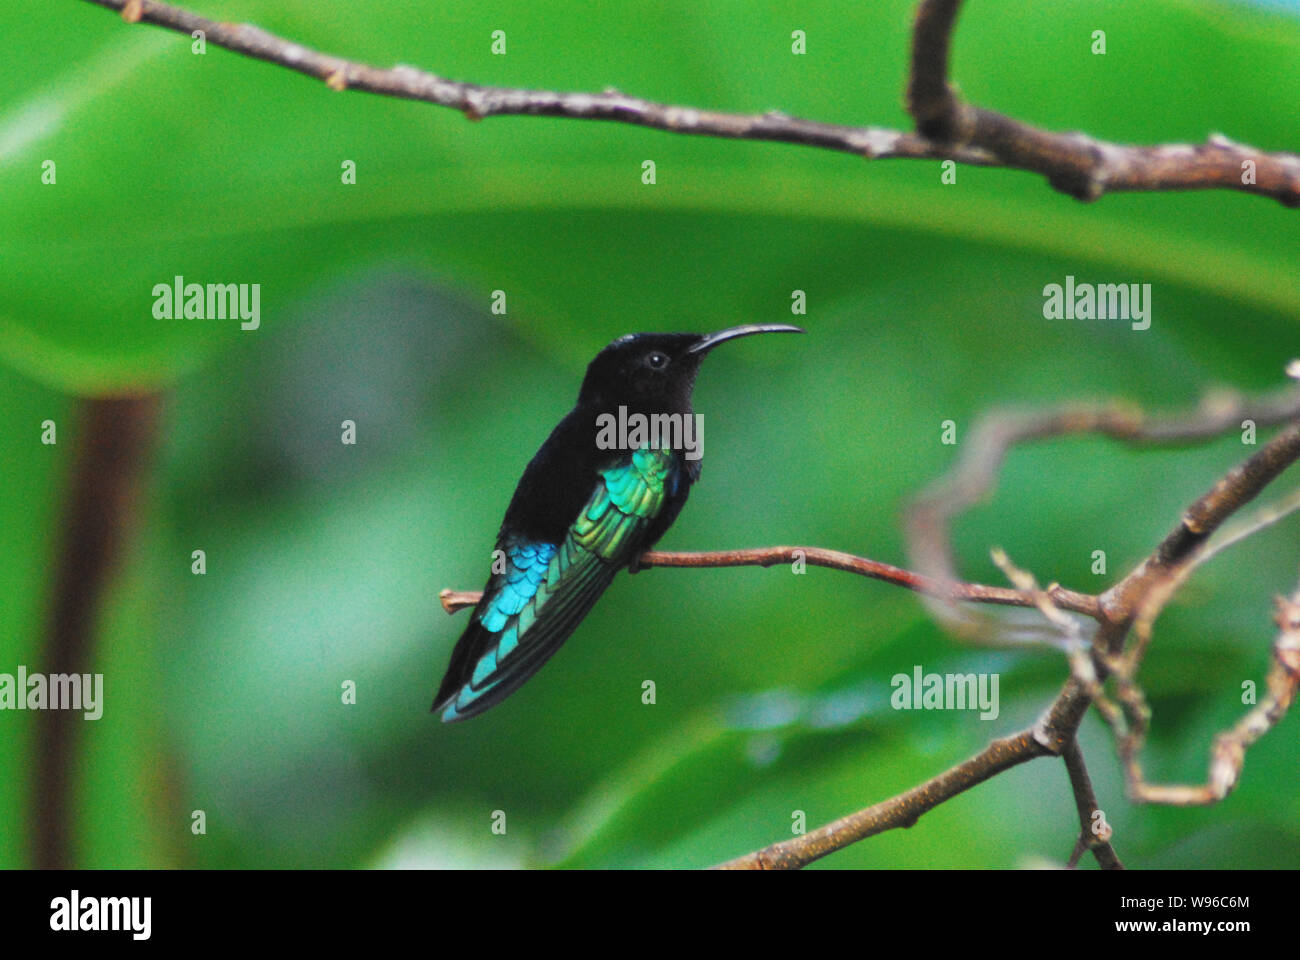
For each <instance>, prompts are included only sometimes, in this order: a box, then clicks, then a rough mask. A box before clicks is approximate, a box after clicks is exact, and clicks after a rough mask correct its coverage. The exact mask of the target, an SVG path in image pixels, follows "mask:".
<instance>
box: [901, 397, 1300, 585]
mask: <svg viewBox="0 0 1300 960" xmlns="http://www.w3.org/2000/svg"><path fill="white" fill-rule="evenodd" d="M1297 417H1300V390H1297V389H1295V388H1294V387H1288V388H1286V389H1285V390H1280V391H1277V392H1275V393H1273V394H1269V395H1266V396H1264V397H1260V398H1244V397H1241V396H1239V395H1237V394H1234V393H1226V392H1223V393H1216V394H1212V395H1209V396H1207V397H1206V398H1205V399H1204V400H1203V401H1202V403H1201V405H1200V407H1199V408H1198V409H1196V410H1193V411H1189V412H1186V413H1177V414H1165V415H1151V414H1147V413H1145V412H1143V411H1142V410H1141V409H1139V408H1137V407H1134V406H1132V405H1128V404H1121V403H1108V404H1103V405H1098V404H1066V405H1063V406H1060V407H1056V408H1053V409H1048V410H1036V411H1022V410H997V411H993V412H990V413H988V414H985V415H984V416H982V417H980V418H979V419H978V420H977V421H976V422H975V425H974V426H973V427H972V428H971V430H970V434H969V436H968V438H967V439H966V440H965V441H964V442H963V443H962V445H961V451H962V452H961V454H960V456H959V457H958V460H957V463H956V465H955V466H954V467H953V469H952V470H951V471H950V472H949V473H948V475H947V476H945V477H944V478H943V479H941V480H940V481H938V482H937V483H935V484H932V485H931V486H930V487H929V488H928V489H926V490H925V491H924V492H923V493H921V494H920V495H919V496H918V497H917V498H916V499H915V501H913V503H912V506H911V507H910V509H909V510H908V514H907V517H906V523H905V526H906V530H907V534H908V554H909V556H910V558H911V563H912V566H914V567H915V568H916V569H917V570H918V571H920V573H921V574H922V575H924V576H928V577H933V578H935V579H938V580H960V579H961V578H960V576H959V575H958V574H957V572H956V565H955V564H954V562H953V559H952V547H951V542H950V539H949V536H948V523H949V521H950V520H951V519H952V518H953V517H954V516H956V515H957V514H959V513H961V512H963V511H965V510H967V509H969V508H970V507H973V506H975V505H976V504H978V503H980V502H981V501H982V500H984V499H985V498H986V497H987V496H988V495H989V493H990V492H991V491H992V490H993V488H994V486H995V484H996V482H997V478H998V473H999V471H1000V470H1001V468H1002V463H1003V461H1004V460H1005V459H1006V455H1007V453H1008V452H1009V451H1010V450H1011V448H1012V447H1015V446H1019V445H1022V444H1025V443H1030V442H1033V441H1037V440H1044V439H1054V438H1058V437H1063V436H1069V435H1074V434H1085V433H1093V434H1097V435H1099V436H1103V437H1109V438H1110V439H1113V440H1119V441H1121V442H1124V443H1143V444H1152V443H1158V444H1181V443H1197V442H1201V441H1205V440H1211V439H1214V438H1215V437H1219V436H1221V435H1222V434H1223V433H1224V431H1226V430H1228V429H1231V428H1233V427H1237V426H1240V424H1241V422H1242V421H1243V420H1253V421H1254V422H1255V423H1256V425H1257V426H1258V427H1269V426H1275V425H1277V424H1280V423H1285V422H1288V421H1291V420H1294V419H1296V418H1297Z"/></svg>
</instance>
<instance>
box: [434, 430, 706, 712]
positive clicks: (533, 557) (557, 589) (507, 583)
mask: <svg viewBox="0 0 1300 960" xmlns="http://www.w3.org/2000/svg"><path fill="white" fill-rule="evenodd" d="M681 479H682V478H681V468H680V467H679V464H678V460H677V458H676V456H675V455H674V454H672V453H671V452H669V451H660V450H647V449H642V450H637V451H635V452H634V453H633V454H632V455H631V457H630V458H628V459H627V460H626V461H624V462H623V463H620V464H616V465H614V466H612V467H609V468H607V469H605V470H602V471H600V481H599V482H598V483H597V484H596V487H595V489H594V491H593V492H592V494H591V496H590V498H589V499H588V500H587V503H586V505H585V506H584V507H583V508H582V511H581V512H580V513H579V514H578V519H577V520H576V521H575V522H574V523H573V524H572V525H571V526H570V527H569V529H568V532H567V533H566V534H565V536H564V538H563V540H561V541H560V542H559V543H539V542H532V541H528V540H524V539H521V538H519V537H517V536H509V535H507V536H503V537H502V539H501V541H500V542H499V543H498V544H497V548H498V549H499V550H501V551H502V553H503V554H504V560H505V570H504V572H502V573H497V574H493V576H492V577H491V579H489V580H488V583H487V586H486V587H485V588H484V591H483V598H482V599H481V600H480V601H479V604H478V606H477V607H476V608H475V610H474V613H473V614H472V616H471V622H470V625H469V627H468V628H467V629H466V631H465V634H464V635H463V636H462V637H461V639H460V642H459V643H458V644H457V646H456V650H455V652H454V654H453V657H452V663H451V666H450V668H449V669H448V671H447V675H446V677H445V678H444V680H443V684H442V688H441V689H440V690H439V691H438V696H437V698H436V699H435V700H434V709H435V710H441V711H442V719H443V720H444V721H453V720H463V719H466V718H468V717H472V716H474V715H475V714H478V713H481V712H483V711H484V710H486V709H488V708H489V707H491V706H493V705H495V704H497V703H499V702H500V701H501V700H503V699H505V698H506V697H507V696H509V695H510V694H511V693H513V692H514V691H515V690H516V689H518V688H519V686H520V685H521V684H523V683H524V681H526V680H527V679H528V678H529V677H531V676H532V675H533V674H534V673H536V672H537V671H538V670H539V669H540V668H541V667H542V665H543V664H544V663H545V662H546V661H547V660H548V659H549V658H550V657H551V656H552V655H553V654H554V653H555V651H556V650H558V649H559V647H560V646H561V644H563V643H564V641H565V640H566V639H567V638H568V637H569V634H571V633H572V632H573V630H574V628H575V627H576V626H577V625H578V624H579V623H580V622H581V621H582V619H583V617H584V616H586V614H587V612H588V611H589V610H590V609H591V607H592V605H593V604H594V603H595V602H596V600H597V599H598V598H599V597H600V595H601V594H602V593H604V591H605V588H606V587H608V586H609V584H610V582H611V581H612V580H613V579H614V576H615V574H617V573H618V571H619V570H621V569H623V568H624V567H626V566H627V565H628V564H629V563H630V562H631V561H632V560H633V559H635V557H636V556H638V555H639V554H640V552H641V551H642V550H643V549H645V547H646V544H647V540H648V536H649V534H650V532H651V529H652V527H653V526H655V520H656V519H657V518H660V517H661V514H662V513H663V511H664V507H665V504H666V503H667V502H668V501H669V500H670V499H675V498H676V495H677V493H678V490H679V486H682V483H681ZM676 506H677V508H678V509H680V503H677V504H676ZM674 512H675V511H674Z"/></svg>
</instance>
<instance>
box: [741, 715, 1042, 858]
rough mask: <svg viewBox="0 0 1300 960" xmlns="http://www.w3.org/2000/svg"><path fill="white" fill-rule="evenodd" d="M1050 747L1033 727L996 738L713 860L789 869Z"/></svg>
mask: <svg viewBox="0 0 1300 960" xmlns="http://www.w3.org/2000/svg"><path fill="white" fill-rule="evenodd" d="M1050 752H1051V751H1050V750H1048V749H1047V748H1046V747H1044V746H1043V744H1042V743H1041V742H1040V737H1039V736H1038V734H1037V732H1036V731H1035V730H1034V729H1032V728H1031V729H1029V730H1022V731H1020V732H1019V733H1017V734H1015V735H1013V736H1010V737H1006V738H1004V739H1001V740H994V741H993V742H992V743H990V744H989V745H988V746H987V747H985V748H984V749H983V750H981V751H980V752H979V753H977V754H976V755H975V756H973V757H971V758H970V759H969V760H967V761H965V762H964V763H959V764H958V765H957V766H955V767H953V768H952V769H950V770H947V771H945V772H944V773H941V774H939V776H937V777H935V778H933V779H931V780H927V781H926V782H925V783H922V784H920V785H919V786H916V787H913V788H912V789H911V790H908V791H907V792H906V793H900V794H899V795H898V796H896V797H892V798H891V799H889V800H885V801H882V802H881V803H877V804H876V805H875V806H872V807H867V808H866V809H865V810H859V811H858V812H857V813H851V814H849V815H848V816H847V817H843V818H841V819H839V820H836V821H834V822H833V823H828V824H827V825H826V826H824V827H821V828H820V829H817V830H814V831H812V832H811V833H806V834H803V835H802V836H798V837H794V838H793V839H791V840H786V841H783V842H781V843H774V844H772V845H771V846H768V847H764V848H763V849H761V850H755V851H754V852H753V853H747V854H745V855H744V856H743V857H737V858H736V859H735V860H728V861H727V862H726V863H723V864H719V866H718V868H719V869H722V870H794V869H798V868H799V867H804V866H807V865H808V864H810V863H812V862H813V861H814V860H819V859H821V858H822V857H824V856H826V855H827V854H828V853H834V852H835V851H836V850H839V849H842V848H843V847H846V846H848V845H849V844H851V843H856V842H857V841H858V840H863V839H866V838H867V837H871V836H875V835H876V834H877V833H884V832H885V831H886V830H894V829H897V828H898V827H910V826H911V825H912V824H914V823H916V821H917V820H919V819H920V818H921V815H922V814H925V813H927V812H929V811H930V810H933V809H934V808H935V807H937V806H938V805H939V804H941V803H943V802H944V801H945V800H949V799H951V798H952V797H955V796H957V794H959V793H962V792H964V791H966V790H969V789H970V788H971V787H973V786H975V785H976V784H979V783H983V782H984V781H985V780H988V779H989V778H990V777H993V776H996V775H997V774H999V773H1001V772H1002V771H1004V770H1009V769H1011V768H1012V767H1014V766H1017V765H1019V764H1022V763H1024V762H1025V761H1027V760H1033V759H1034V758H1035V757H1041V756H1045V755H1047V754H1048V753H1050Z"/></svg>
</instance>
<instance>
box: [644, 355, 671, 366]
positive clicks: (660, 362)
mask: <svg viewBox="0 0 1300 960" xmlns="http://www.w3.org/2000/svg"><path fill="white" fill-rule="evenodd" d="M645 365H646V366H647V367H649V368H650V369H651V370H662V369H663V368H664V367H666V366H668V355H667V354H664V353H660V352H659V351H658V350H656V351H655V352H654V353H650V354H647V355H646V358H645Z"/></svg>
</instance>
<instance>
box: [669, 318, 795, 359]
mask: <svg viewBox="0 0 1300 960" xmlns="http://www.w3.org/2000/svg"><path fill="white" fill-rule="evenodd" d="M751 333H803V330H801V329H800V328H798V327H792V326H790V325H789V324H787V323H746V324H742V325H741V326H739V327H728V328H727V329H726V330H719V331H718V332H717V333H710V334H708V335H707V336H706V337H705V338H704V339H703V340H701V341H700V342H699V343H697V344H695V346H693V347H691V348H690V349H689V350H687V351H686V352H687V353H706V352H707V351H709V350H712V349H713V348H714V347H716V346H717V345H718V344H720V343H723V342H725V341H727V340H734V339H736V337H747V336H749V335H750V334H751Z"/></svg>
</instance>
